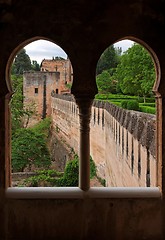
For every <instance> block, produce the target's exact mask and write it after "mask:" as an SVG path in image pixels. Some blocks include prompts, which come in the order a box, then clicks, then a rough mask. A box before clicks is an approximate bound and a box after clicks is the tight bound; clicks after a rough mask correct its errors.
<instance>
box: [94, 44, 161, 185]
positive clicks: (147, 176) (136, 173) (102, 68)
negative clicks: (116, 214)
mask: <svg viewBox="0 0 165 240" xmlns="http://www.w3.org/2000/svg"><path fill="white" fill-rule="evenodd" d="M156 61H157V59H156V58H154V57H153V52H152V50H151V49H149V47H148V46H147V45H146V44H145V43H142V42H139V43H138V40H137V42H135V41H130V40H123V41H119V42H116V43H115V44H114V45H111V46H109V47H108V48H107V49H106V50H105V51H104V52H103V53H102V55H101V57H100V59H99V61H98V64H97V69H96V82H97V86H98V94H97V95H96V98H95V105H94V107H93V108H94V113H96V118H98V119H99V118H101V116H102V118H104V127H103V128H102V125H101V122H99V121H98V124H97V125H96V124H95V127H94V128H93V127H92V128H91V156H92V157H93V159H94V161H95V162H96V172H97V176H98V179H101V181H102V182H104V183H105V186H107V187H155V186H157V167H158V162H157V157H156V128H157V127H156V124H157V122H156V103H155V94H154V93H153V88H154V83H155V82H157V81H158V79H159V76H158V74H157V73H158V69H156ZM92 112H93V111H92ZM97 113H98V114H97ZM100 115H101V116H100ZM92 121H93V118H92ZM93 125H94V124H92V126H93ZM98 136H99V137H98ZM91 184H92V182H91Z"/></svg>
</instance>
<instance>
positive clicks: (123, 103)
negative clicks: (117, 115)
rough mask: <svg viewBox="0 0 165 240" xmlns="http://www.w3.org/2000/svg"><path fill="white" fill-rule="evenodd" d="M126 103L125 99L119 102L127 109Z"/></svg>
mask: <svg viewBox="0 0 165 240" xmlns="http://www.w3.org/2000/svg"><path fill="white" fill-rule="evenodd" d="M127 103H128V101H127V100H123V101H122V102H121V107H122V108H125V109H127Z"/></svg>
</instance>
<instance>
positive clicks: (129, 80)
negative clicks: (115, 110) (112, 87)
mask: <svg viewBox="0 0 165 240" xmlns="http://www.w3.org/2000/svg"><path fill="white" fill-rule="evenodd" d="M113 77H114V78H115V79H116V80H117V81H118V88H120V90H121V91H122V93H124V94H130V95H139V96H143V97H146V96H151V95H152V87H153V84H154V80H155V70H154V64H153V61H152V59H151V57H150V55H149V53H148V52H147V50H146V49H145V48H144V47H142V46H141V45H139V44H137V43H134V45H133V46H132V47H131V48H129V49H128V50H127V51H126V52H125V53H124V54H123V55H122V56H121V58H120V63H119V64H118V66H117V68H116V72H115V73H114V75H113Z"/></svg>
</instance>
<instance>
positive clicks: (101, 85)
mask: <svg viewBox="0 0 165 240" xmlns="http://www.w3.org/2000/svg"><path fill="white" fill-rule="evenodd" d="M96 83H97V87H98V91H99V93H107V94H108V93H115V91H116V82H115V81H114V80H113V79H112V78H111V76H110V73H109V72H108V71H107V70H104V71H103V72H102V73H101V74H99V75H97V77H96Z"/></svg>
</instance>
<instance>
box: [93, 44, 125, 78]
mask: <svg viewBox="0 0 165 240" xmlns="http://www.w3.org/2000/svg"><path fill="white" fill-rule="evenodd" d="M120 54H121V49H115V47H114V45H111V46H109V47H108V48H107V49H106V50H105V51H104V52H103V54H102V55H101V57H100V59H99V61H98V63H97V68H96V75H98V74H101V73H102V72H103V71H104V70H107V71H109V73H110V74H111V75H112V73H113V71H114V69H115V68H116V66H117V64H118V62H119V56H120Z"/></svg>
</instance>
